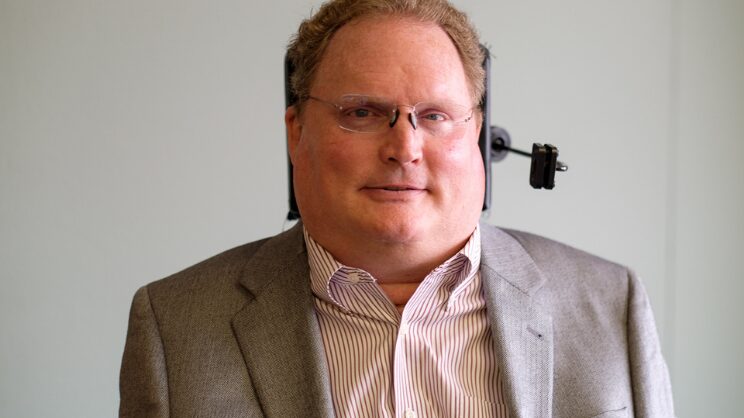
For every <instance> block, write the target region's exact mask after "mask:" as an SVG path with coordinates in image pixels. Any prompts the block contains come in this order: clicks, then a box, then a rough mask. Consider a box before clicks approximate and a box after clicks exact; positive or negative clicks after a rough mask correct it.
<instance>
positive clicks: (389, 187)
mask: <svg viewBox="0 0 744 418" xmlns="http://www.w3.org/2000/svg"><path fill="white" fill-rule="evenodd" d="M364 188H365V189H368V190H384V191H388V192H420V191H424V190H426V189H424V188H422V187H418V186H415V185H410V184H382V185H374V186H366V187H364Z"/></svg>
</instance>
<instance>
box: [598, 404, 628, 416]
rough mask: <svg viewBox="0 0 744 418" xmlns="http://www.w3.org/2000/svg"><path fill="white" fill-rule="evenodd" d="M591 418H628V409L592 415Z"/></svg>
mask: <svg viewBox="0 0 744 418" xmlns="http://www.w3.org/2000/svg"><path fill="white" fill-rule="evenodd" d="M591 418H628V407H625V408H620V409H613V410H612V411H605V412H602V413H601V414H599V415H592V416H591Z"/></svg>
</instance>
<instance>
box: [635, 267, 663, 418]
mask: <svg viewBox="0 0 744 418" xmlns="http://www.w3.org/2000/svg"><path fill="white" fill-rule="evenodd" d="M629 287H630V288H629V300H628V328H627V332H628V347H629V353H628V356H629V360H630V373H631V379H632V380H631V381H632V384H633V404H634V409H635V414H634V416H635V417H639V418H657V417H659V418H667V417H668V418H673V417H674V406H673V402H672V386H671V383H670V381H669V372H668V370H667V366H666V363H665V362H664V357H663V356H662V354H661V347H660V344H659V337H658V334H657V332H656V325H655V323H654V316H653V312H652V310H651V304H650V303H649V300H648V296H647V295H646V291H645V289H644V287H643V285H642V284H641V282H640V280H639V279H638V278H637V277H636V276H635V274H634V273H632V272H630V273H629Z"/></svg>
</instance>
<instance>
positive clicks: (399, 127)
mask: <svg viewBox="0 0 744 418" xmlns="http://www.w3.org/2000/svg"><path fill="white" fill-rule="evenodd" d="M398 111H399V112H400V114H398V117H396V118H395V120H394V121H393V122H392V123H391V128H390V130H388V131H387V132H385V133H384V134H383V135H384V136H385V140H384V141H383V142H382V144H381V147H380V153H381V155H380V157H381V159H382V160H383V161H385V162H392V163H398V164H409V163H414V164H415V163H417V162H419V161H420V160H421V157H422V156H423V146H424V142H423V140H424V138H423V136H422V135H423V132H422V130H421V129H416V117H415V115H414V114H413V113H412V112H413V109H410V111H408V109H407V108H405V107H403V106H401V108H399V109H398ZM402 113H407V115H403V114H402ZM401 119H402V120H401ZM396 121H397V122H398V123H395V122H396ZM400 122H403V123H400ZM405 122H410V123H405Z"/></svg>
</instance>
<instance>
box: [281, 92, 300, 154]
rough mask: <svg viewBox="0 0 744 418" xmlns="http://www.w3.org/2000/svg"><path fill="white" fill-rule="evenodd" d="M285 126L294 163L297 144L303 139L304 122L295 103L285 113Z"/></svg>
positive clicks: (288, 147) (288, 148)
mask: <svg viewBox="0 0 744 418" xmlns="http://www.w3.org/2000/svg"><path fill="white" fill-rule="evenodd" d="M284 126H285V127H286V129H287V150H288V151H289V159H290V160H291V161H292V164H294V159H295V153H296V150H297V146H298V145H299V143H300V140H301V139H302V123H301V122H300V114H299V112H298V111H297V106H295V105H293V106H289V107H288V108H287V111H286V112H285V113H284Z"/></svg>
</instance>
